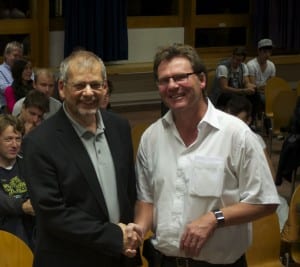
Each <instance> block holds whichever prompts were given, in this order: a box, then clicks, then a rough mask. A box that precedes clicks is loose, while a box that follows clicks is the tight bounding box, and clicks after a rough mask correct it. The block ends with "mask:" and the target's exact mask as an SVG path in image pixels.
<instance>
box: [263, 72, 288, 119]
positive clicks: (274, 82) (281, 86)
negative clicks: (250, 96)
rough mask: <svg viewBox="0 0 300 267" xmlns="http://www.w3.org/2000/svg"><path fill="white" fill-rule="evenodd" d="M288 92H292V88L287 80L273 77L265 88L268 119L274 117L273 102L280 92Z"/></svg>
mask: <svg viewBox="0 0 300 267" xmlns="http://www.w3.org/2000/svg"><path fill="white" fill-rule="evenodd" d="M283 90H287V91H291V90H292V89H291V87H290V85H289V84H288V82H287V81H286V80H284V79H283V78H280V77H272V78H271V79H269V80H268V81H267V83H266V87H265V98H266V105H265V115H266V116H268V117H270V118H271V117H272V116H273V101H274V99H275V98H276V96H277V95H278V94H279V92H281V91H283Z"/></svg>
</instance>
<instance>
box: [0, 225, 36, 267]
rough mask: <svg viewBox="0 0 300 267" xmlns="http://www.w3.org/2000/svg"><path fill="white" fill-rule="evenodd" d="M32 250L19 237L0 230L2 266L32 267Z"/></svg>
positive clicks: (0, 258)
mask: <svg viewBox="0 0 300 267" xmlns="http://www.w3.org/2000/svg"><path fill="white" fill-rule="evenodd" d="M32 263H33V254H32V251H31V249H30V248H29V247H28V246H27V245H26V244H25V243H24V242H23V240H21V239H20V238H18V237H17V236H15V235H13V234H11V233H8V232H6V231H2V230H0V266H1V267H4V266H5V267H31V266H32Z"/></svg>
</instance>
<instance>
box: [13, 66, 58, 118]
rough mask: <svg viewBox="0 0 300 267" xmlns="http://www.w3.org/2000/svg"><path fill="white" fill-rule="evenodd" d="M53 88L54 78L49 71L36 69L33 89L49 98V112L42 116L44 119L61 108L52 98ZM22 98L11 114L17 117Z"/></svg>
mask: <svg viewBox="0 0 300 267" xmlns="http://www.w3.org/2000/svg"><path fill="white" fill-rule="evenodd" d="M54 87H55V76H54V74H53V72H52V71H51V70H49V69H37V70H36V71H35V72H34V81H33V88H34V89H35V90H37V91H40V92H42V93H44V94H45V95H46V96H47V97H48V98H49V112H47V113H45V114H44V119H47V118H49V117H51V116H52V115H53V114H55V113H56V112H57V111H58V110H59V109H60V107H61V103H60V102H59V101H58V100H57V99H55V98H53V97H52V95H53V91H54ZM24 99H25V97H24V98H21V99H20V100H18V101H17V102H16V103H15V105H14V109H13V112H12V114H13V115H14V116H18V115H19V114H20V112H21V109H22V105H23V102H24Z"/></svg>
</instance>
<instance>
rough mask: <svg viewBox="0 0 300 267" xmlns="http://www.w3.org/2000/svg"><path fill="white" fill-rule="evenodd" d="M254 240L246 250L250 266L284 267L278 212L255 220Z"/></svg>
mask: <svg viewBox="0 0 300 267" xmlns="http://www.w3.org/2000/svg"><path fill="white" fill-rule="evenodd" d="M252 227H253V241H252V245H251V247H250V248H249V249H248V251H247V252H246V258H247V263H248V267H261V266H263V267H282V266H283V264H282V263H281V261H280V242H281V241H280V227H279V220H278V216H277V214H276V213H273V214H271V215H269V216H266V217H263V218H261V219H258V220H256V221H254V222H253V226H252Z"/></svg>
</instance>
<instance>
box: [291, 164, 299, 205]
mask: <svg viewBox="0 0 300 267" xmlns="http://www.w3.org/2000/svg"><path fill="white" fill-rule="evenodd" d="M297 170H298V167H297V168H296V169H294V170H293V173H292V181H291V192H290V198H289V201H291V198H292V195H293V193H294V191H295V186H296V179H297Z"/></svg>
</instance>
